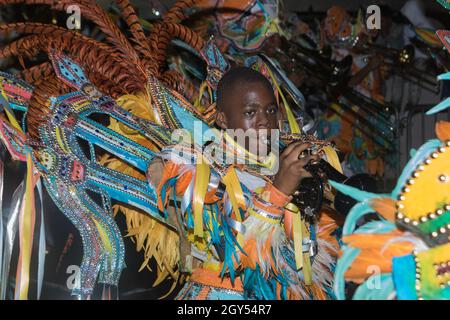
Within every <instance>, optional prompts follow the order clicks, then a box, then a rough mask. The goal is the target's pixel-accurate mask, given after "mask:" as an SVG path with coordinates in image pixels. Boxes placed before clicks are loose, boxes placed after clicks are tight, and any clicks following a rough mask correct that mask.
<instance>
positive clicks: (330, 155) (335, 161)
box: [323, 146, 343, 173]
mask: <svg viewBox="0 0 450 320" xmlns="http://www.w3.org/2000/svg"><path fill="white" fill-rule="evenodd" d="M323 151H324V152H325V155H326V156H327V162H328V163H329V164H331V166H332V167H333V168H335V169H336V170H337V171H339V172H340V173H343V170H342V167H341V162H340V161H339V157H338V155H337V153H336V150H334V149H333V148H332V147H330V146H326V147H324V148H323Z"/></svg>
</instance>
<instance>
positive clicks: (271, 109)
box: [267, 107, 278, 114]
mask: <svg viewBox="0 0 450 320" xmlns="http://www.w3.org/2000/svg"><path fill="white" fill-rule="evenodd" d="M277 111H278V110H277V108H275V107H274V108H270V109H269V110H267V113H268V114H276V113H277Z"/></svg>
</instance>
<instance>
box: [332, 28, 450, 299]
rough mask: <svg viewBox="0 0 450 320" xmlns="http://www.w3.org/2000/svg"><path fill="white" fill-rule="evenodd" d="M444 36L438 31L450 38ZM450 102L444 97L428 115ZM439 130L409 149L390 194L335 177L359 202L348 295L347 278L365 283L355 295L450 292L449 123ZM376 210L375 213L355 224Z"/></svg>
mask: <svg viewBox="0 0 450 320" xmlns="http://www.w3.org/2000/svg"><path fill="white" fill-rule="evenodd" d="M443 34H444V33H443V31H440V32H438V35H439V36H440V38H441V40H443V43H444V44H445V39H444V38H443V37H442V35H443ZM445 77H446V75H443V76H441V77H440V78H441V79H442V78H445ZM449 105H450V104H449V102H448V101H447V102H445V101H444V102H442V103H440V104H438V105H437V106H436V107H434V108H432V109H431V110H430V111H428V113H427V114H434V113H437V112H440V111H442V110H445V108H448V107H449ZM436 135H437V138H438V139H434V140H430V141H428V142H426V143H425V144H424V145H422V146H421V147H420V148H419V149H418V150H413V152H411V154H412V158H411V160H410V161H409V162H408V164H407V165H406V167H405V168H404V170H403V172H402V174H401V176H400V178H399V179H398V182H397V185H396V187H395V188H394V190H393V191H392V193H390V194H385V195H378V194H371V193H367V192H362V191H359V190H357V189H354V188H351V187H348V186H344V185H340V184H338V183H332V185H333V186H334V187H335V188H337V189H338V190H340V191H342V192H343V193H345V194H347V195H349V196H351V197H353V198H354V199H356V200H358V201H359V203H358V204H357V205H355V207H354V208H353V209H352V210H351V212H350V213H349V215H348V216H347V220H346V222H345V225H344V229H343V242H344V246H343V253H342V256H341V258H340V259H339V261H338V265H337V268H336V273H335V293H336V296H337V297H338V298H339V299H344V298H345V281H353V282H355V283H357V284H358V285H359V286H358V288H357V290H356V291H355V293H354V295H353V299H399V300H417V299H425V300H436V299H449V298H450V287H449V284H450V278H449V273H448V270H449V269H448V268H449V263H450V242H449V240H450V236H449V235H450V201H449V199H450V165H449V164H450V123H449V122H443V121H441V122H438V123H437V124H436ZM373 212H376V213H377V217H378V218H377V219H375V220H373V219H372V221H369V222H366V223H364V224H363V225H361V226H359V227H357V222H358V221H360V219H361V218H363V217H365V216H367V215H369V214H372V213H373Z"/></svg>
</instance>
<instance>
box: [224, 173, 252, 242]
mask: <svg viewBox="0 0 450 320" xmlns="http://www.w3.org/2000/svg"><path fill="white" fill-rule="evenodd" d="M223 182H224V184H225V190H226V192H227V194H228V197H229V200H230V202H231V207H232V208H233V212H234V214H235V219H236V220H237V222H242V216H241V211H240V208H245V207H246V203H245V198H244V193H243V191H242V188H241V183H240V182H239V179H238V176H237V174H236V170H235V168H234V167H233V166H231V167H230V168H229V169H228V172H227V174H226V175H225V176H224V177H223ZM236 239H237V243H238V244H239V246H241V247H242V243H243V235H242V234H241V233H238V234H237V236H236Z"/></svg>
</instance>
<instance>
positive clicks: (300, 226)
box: [285, 203, 312, 286]
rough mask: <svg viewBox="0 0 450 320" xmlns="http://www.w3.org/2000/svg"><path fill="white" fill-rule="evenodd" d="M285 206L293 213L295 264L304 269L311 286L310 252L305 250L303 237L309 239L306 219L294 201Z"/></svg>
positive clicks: (308, 283)
mask: <svg viewBox="0 0 450 320" xmlns="http://www.w3.org/2000/svg"><path fill="white" fill-rule="evenodd" d="M285 208H286V209H287V210H289V211H291V212H292V214H293V217H292V224H293V240H294V255H295V265H296V267H297V270H300V269H303V276H304V278H305V284H306V285H308V286H309V285H311V284H312V271H311V260H310V256H309V252H303V239H305V238H306V239H309V232H308V229H307V228H306V224H305V221H304V220H302V218H301V217H300V210H299V208H298V207H297V206H296V205H295V204H293V203H289V204H287V205H286V207H285Z"/></svg>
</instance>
